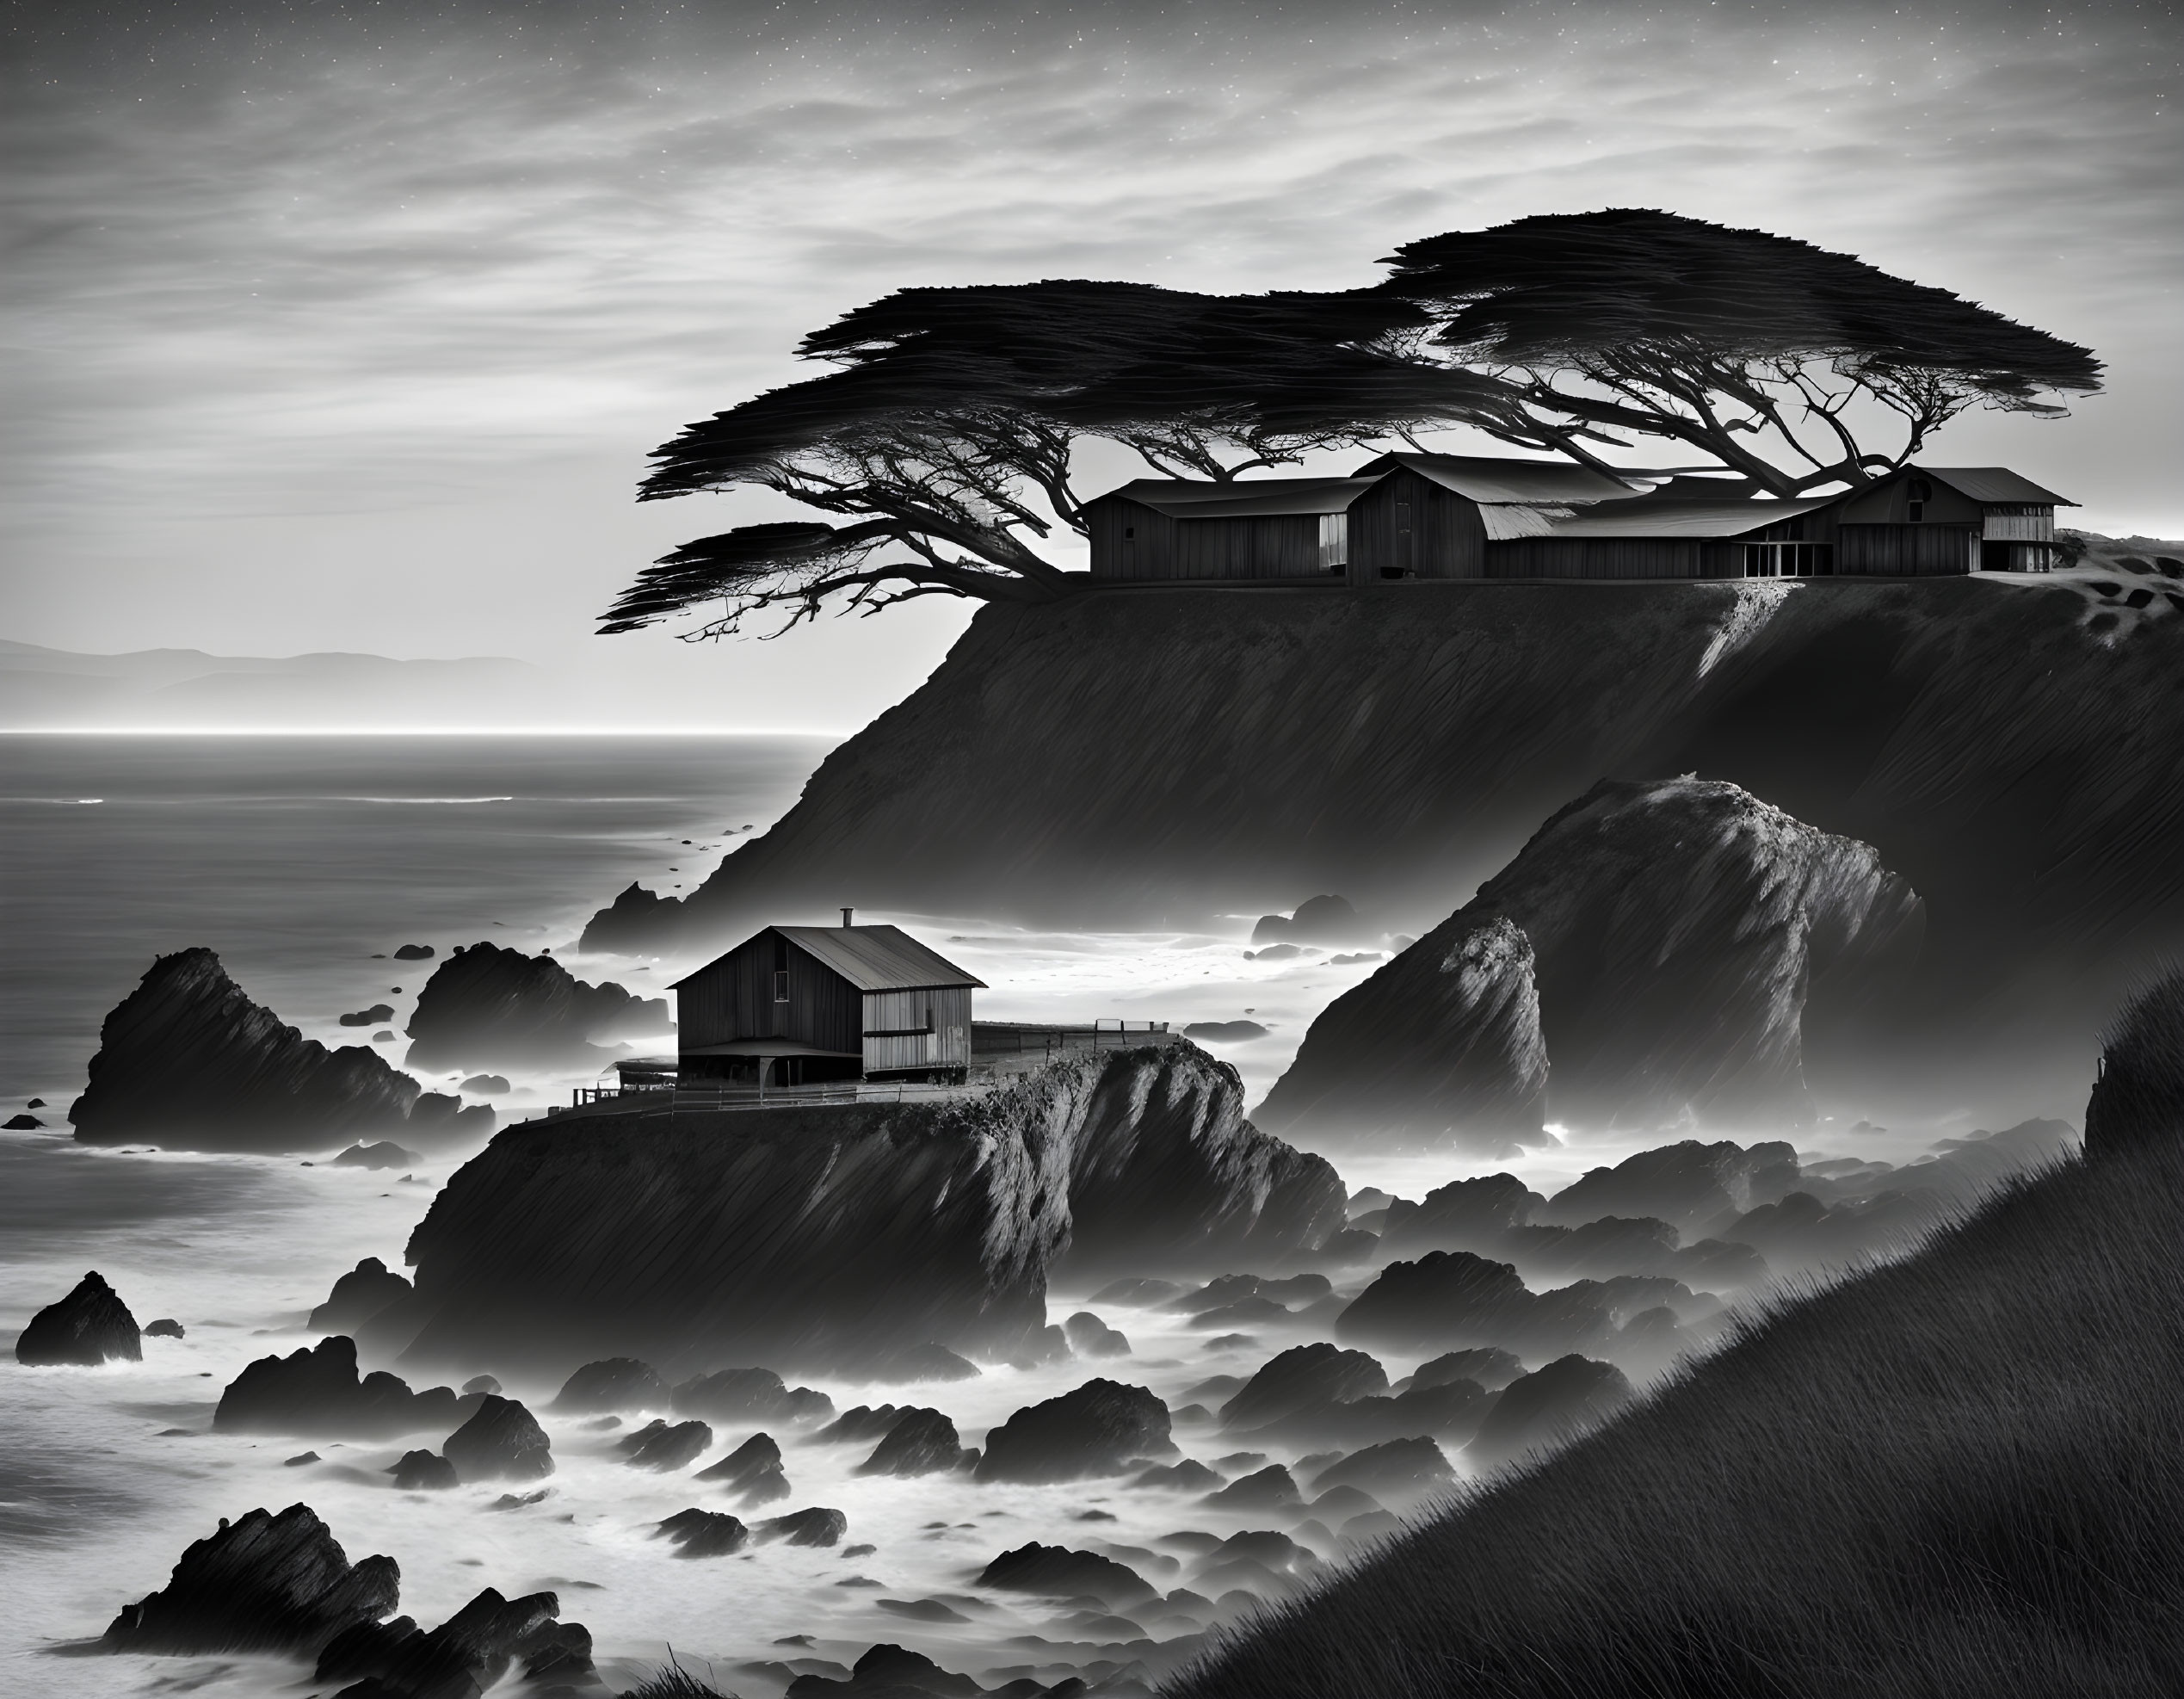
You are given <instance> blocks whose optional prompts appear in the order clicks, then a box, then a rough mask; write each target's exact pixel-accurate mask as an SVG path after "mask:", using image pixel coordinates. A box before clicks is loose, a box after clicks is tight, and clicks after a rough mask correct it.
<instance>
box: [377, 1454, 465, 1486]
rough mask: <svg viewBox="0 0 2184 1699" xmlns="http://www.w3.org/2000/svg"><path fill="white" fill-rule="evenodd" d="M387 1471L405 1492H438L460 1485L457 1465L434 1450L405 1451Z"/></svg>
mask: <svg viewBox="0 0 2184 1699" xmlns="http://www.w3.org/2000/svg"><path fill="white" fill-rule="evenodd" d="M387 1473H389V1474H391V1475H392V1476H393V1477H394V1485H395V1486H396V1488H397V1489H398V1491H400V1492H439V1491H440V1490H441V1489H442V1488H444V1487H449V1486H456V1485H458V1482H457V1481H456V1480H455V1466H454V1465H453V1463H451V1462H449V1461H447V1459H446V1458H445V1457H442V1456H441V1455H439V1454H438V1453H437V1452H434V1451H405V1452H404V1453H403V1454H402V1456H401V1459H400V1461H398V1462H396V1463H395V1464H394V1465H393V1466H392V1467H390V1468H389V1469H388V1470H387Z"/></svg>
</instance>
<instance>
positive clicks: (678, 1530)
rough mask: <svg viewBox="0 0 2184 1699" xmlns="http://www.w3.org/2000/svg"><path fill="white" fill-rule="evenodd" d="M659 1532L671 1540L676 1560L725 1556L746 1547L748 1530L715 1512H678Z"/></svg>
mask: <svg viewBox="0 0 2184 1699" xmlns="http://www.w3.org/2000/svg"><path fill="white" fill-rule="evenodd" d="M659 1531H660V1532H661V1533H662V1534H664V1535H667V1537H668V1538H669V1539H670V1540H672V1541H675V1543H676V1548H677V1549H676V1556H677V1557H686V1558H709V1557H727V1556H730V1555H731V1554H733V1553H736V1552H740V1551H741V1550H743V1548H744V1547H746V1546H748V1545H749V1544H750V1529H748V1528H745V1527H744V1526H743V1523H741V1522H739V1521H737V1519H736V1518H735V1517H731V1516H728V1515H725V1514H724V1513H723V1512H721V1511H705V1510H697V1509H691V1510H688V1511H676V1513H675V1514H674V1515H673V1516H671V1517H668V1519H667V1520H666V1521H664V1522H663V1523H660V1524H659Z"/></svg>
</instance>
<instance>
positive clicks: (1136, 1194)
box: [373, 1047, 1344, 1368]
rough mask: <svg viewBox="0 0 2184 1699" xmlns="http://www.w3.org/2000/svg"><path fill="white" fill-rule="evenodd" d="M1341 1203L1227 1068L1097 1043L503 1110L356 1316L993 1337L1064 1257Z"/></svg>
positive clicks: (870, 1353) (444, 1353) (709, 1342)
mask: <svg viewBox="0 0 2184 1699" xmlns="http://www.w3.org/2000/svg"><path fill="white" fill-rule="evenodd" d="M1343 1216H1344V1197H1343V1192H1342V1184H1341V1182H1340V1181H1339V1180H1338V1178H1337V1177H1336V1174H1335V1172H1334V1171H1333V1170H1332V1169H1331V1168H1330V1167H1329V1166H1328V1165H1326V1164H1325V1163H1324V1162H1323V1161H1321V1160H1320V1159H1319V1158H1316V1157H1308V1156H1304V1155H1300V1154H1299V1152H1295V1151H1293V1150H1291V1149H1290V1148H1289V1147H1288V1146H1286V1145H1283V1144H1281V1143H1280V1142H1279V1141H1278V1140H1273V1139H1270V1138H1268V1137H1267V1136H1266V1135H1265V1134H1262V1133H1260V1132H1258V1131H1257V1130H1256V1129H1255V1128H1252V1127H1251V1126H1250V1125H1249V1123H1247V1122H1246V1121H1244V1120H1243V1101H1242V1092H1241V1089H1240V1087H1239V1085H1238V1084H1237V1078H1236V1075H1235V1072H1234V1071H1233V1070H1231V1069H1230V1068H1228V1067H1226V1066H1225V1065H1223V1064H1221V1063H1218V1062H1216V1061H1214V1060H1212V1059H1211V1058H1210V1057H1207V1056H1206V1055H1205V1054H1204V1053H1201V1052H1200V1051H1197V1050H1194V1049H1192V1048H1190V1047H1175V1048H1168V1049H1146V1050H1136V1051H1122V1052H1108V1053H1103V1054H1099V1055H1093V1056H1079V1057H1073V1058H1070V1059H1069V1060H1064V1061H1062V1062H1059V1063H1057V1064H1056V1065H1054V1066H1052V1067H1050V1068H1047V1069H1046V1070H1044V1071H1042V1072H1039V1073H1037V1074H1034V1075H1032V1076H1029V1077H1028V1078H1025V1079H1023V1080H1021V1081H1020V1082H1018V1083H1016V1084H1013V1085H1010V1086H1008V1087H1005V1088H1000V1089H996V1090H994V1091H992V1092H991V1093H990V1094H984V1095H979V1096H975V1097H964V1098H959V1099H953V1100H941V1101H935V1102H925V1103H901V1104H882V1103H867V1104H858V1105H854V1106H832V1107H809V1108H798V1109H766V1110H756V1111H747V1112H741V1113H726V1114H720V1113H716V1114H711V1115H706V1114H687V1113H686V1114H681V1115H609V1116H599V1117H590V1116H586V1117H573V1118H570V1119H565V1120H563V1119H556V1120H548V1121H533V1122H528V1123H526V1124H524V1125H522V1126H520V1127H515V1128H509V1129H508V1130H507V1131H505V1132H503V1134H500V1135H499V1136H498V1137H497V1138H496V1139H495V1140H493V1142H492V1143H491V1144H490V1146H488V1147H487V1148H486V1150H485V1151H484V1152H483V1153H482V1154H480V1155H479V1156H478V1157H477V1158H475V1159H473V1160H472V1161H471V1162H469V1163H467V1164H466V1165H464V1166H463V1167H462V1168H461V1169H460V1170H459V1171H457V1172H456V1173H455V1175H454V1176H453V1177H452V1178H451V1179H450V1180H449V1182H448V1183H447V1186H446V1187H445V1188H444V1189H442V1190H441V1193H440V1195H438V1196H437V1197H435V1199H434V1201H433V1204H432V1208H431V1209H430V1211H429V1213H428V1214H426V1216H425V1219H424V1220H423V1221H422V1222H421V1223H420V1224H419V1225H418V1226H417V1228H416V1233H414V1234H413V1235H412V1237H411V1239H410V1247H409V1258H410V1262H411V1263H415V1264H416V1295H415V1297H414V1298H413V1299H411V1300H410V1301H407V1302H406V1304H405V1305H401V1306H397V1309H398V1310H399V1311H402V1312H403V1313H402V1314H401V1315H400V1316H396V1315H395V1314H394V1313H392V1312H390V1313H388V1314H386V1315H383V1316H381V1317H380V1318H379V1319H377V1320H376V1321H375V1322H374V1323H373V1331H374V1333H375V1334H378V1335H379V1337H382V1338H386V1337H390V1336H391V1332H392V1327H393V1326H394V1325H395V1324H396V1323H397V1322H398V1323H399V1324H400V1325H402V1326H404V1327H405V1328H410V1329H414V1330H415V1338H414V1342H413V1343H412V1344H410V1350H409V1352H408V1356H409V1358H410V1359H411V1360H421V1361H429V1362H469V1361H472V1360H483V1359H484V1358H485V1357H488V1356H490V1358H491V1360H492V1361H493V1362H495V1363H504V1362H509V1361H511V1360H515V1359H527V1360H529V1361H532V1362H538V1363H540V1364H551V1365H554V1366H558V1367H562V1368H566V1367H570V1366H573V1365H574V1364H576V1363H577V1362H582V1361H583V1360H585V1359H587V1358H590V1357H600V1356H611V1355H621V1356H632V1355H635V1356H645V1357H647V1358H650V1359H653V1360H656V1361H676V1362H680V1363H685V1364H688V1365H690V1366H694V1367H695V1368H711V1367H714V1366H716V1365H717V1363H718V1362H738V1361H740V1362H752V1361H758V1362H768V1363H769V1364H771V1365H773V1366H774V1367H776V1368H787V1367H790V1366H793V1365H804V1364H811V1365H815V1366H825V1365H830V1364H845V1363H846V1364H850V1365H853V1366H854V1365H858V1364H868V1363H870V1362H873V1360H875V1359H877V1358H879V1357H881V1356H885V1355H887V1354H888V1353H889V1352H891V1351H895V1350H900V1349H901V1348H902V1347H903V1346H904V1345H905V1344H917V1343H921V1342H923V1341H928V1340H930V1341H937V1342H939V1343H941V1344H947V1345H951V1346H956V1347H959V1348H964V1349H970V1350H986V1351H996V1350H998V1351H1005V1350H1009V1349H1010V1348H1011V1347H1012V1346H1015V1345H1016V1344H1019V1343H1020V1342H1021V1340H1022V1339H1023V1338H1024V1337H1025V1336H1026V1335H1027V1333H1029V1332H1032V1331H1035V1330H1037V1329H1039V1328H1040V1327H1041V1326H1042V1325H1044V1324H1045V1322H1046V1276H1047V1272H1048V1270H1049V1269H1050V1268H1051V1267H1052V1266H1054V1265H1056V1264H1057V1263H1060V1262H1062V1261H1063V1260H1064V1259H1066V1260H1067V1261H1068V1262H1069V1263H1070V1264H1072V1265H1077V1266H1084V1267H1091V1268H1098V1267H1106V1266H1117V1267H1120V1266H1124V1265H1131V1266H1133V1267H1134V1266H1135V1265H1136V1260H1137V1259H1140V1258H1147V1257H1156V1256H1157V1257H1158V1258H1159V1259H1160V1261H1161V1263H1163V1266H1166V1265H1181V1266H1186V1267H1188V1266H1196V1267H1202V1268H1203V1267H1224V1266H1232V1265H1236V1264H1238V1263H1251V1262H1257V1261H1265V1260H1270V1259H1273V1258H1275V1257H1280V1256H1281V1255H1283V1254H1285V1253H1286V1252H1287V1251H1292V1250H1293V1249H1295V1248H1297V1247H1299V1246H1300V1245H1311V1244H1316V1243H1317V1242H1318V1241H1319V1240H1320V1239H1323V1238H1324V1237H1326V1236H1327V1235H1328V1234H1329V1233H1332V1232H1334V1231H1336V1230H1337V1229H1338V1228H1339V1227H1340V1226H1342V1221H1343Z"/></svg>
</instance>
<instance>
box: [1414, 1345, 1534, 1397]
mask: <svg viewBox="0 0 2184 1699" xmlns="http://www.w3.org/2000/svg"><path fill="white" fill-rule="evenodd" d="M1523 1373H1524V1362H1523V1360H1522V1359H1521V1358H1520V1357H1519V1356H1517V1355H1516V1353H1515V1352H1514V1351H1504V1350H1496V1349H1495V1348H1494V1347H1493V1346H1491V1345H1479V1346H1475V1347H1474V1348H1472V1349H1471V1350H1467V1351H1449V1352H1447V1353H1445V1354H1444V1355H1442V1356H1437V1357H1434V1359H1433V1360H1432V1361H1430V1362H1422V1363H1420V1364H1419V1365H1418V1372H1417V1373H1416V1374H1415V1375H1412V1376H1411V1377H1410V1385H1411V1387H1413V1388H1414V1389H1420V1388H1424V1387H1446V1386H1448V1385H1451V1384H1452V1383H1453V1382H1455V1381H1471V1383H1472V1384H1473V1385H1475V1386H1480V1387H1485V1388H1486V1390H1487V1391H1489V1392H1497V1391H1499V1390H1500V1389H1501V1388H1502V1387H1506V1386H1508V1384H1509V1382H1510V1381H1514V1380H1515V1379H1516V1377H1517V1376H1518V1375H1521V1374H1523Z"/></svg>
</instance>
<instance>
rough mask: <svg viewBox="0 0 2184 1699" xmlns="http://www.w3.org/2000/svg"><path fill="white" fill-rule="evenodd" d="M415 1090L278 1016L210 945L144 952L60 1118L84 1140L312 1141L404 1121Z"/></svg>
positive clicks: (189, 1143) (306, 1146)
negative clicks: (138, 977)
mask: <svg viewBox="0 0 2184 1699" xmlns="http://www.w3.org/2000/svg"><path fill="white" fill-rule="evenodd" d="M416 1101H417V1083H416V1081H415V1080H413V1079H411V1078H410V1077H409V1076H408V1075H406V1074H402V1073H398V1072H395V1071H394V1070H393V1069H392V1068H391V1067H389V1066H387V1065H386V1063H385V1062H383V1061H381V1060H379V1057H378V1056H376V1055H374V1054H373V1053H372V1052H371V1051H370V1050H368V1049H367V1048H365V1047H363V1046H361V1045H355V1044H350V1045H344V1046H342V1047H341V1048H340V1049H338V1050H332V1051H330V1050H328V1049H327V1048H326V1047H325V1046H324V1045H323V1044H321V1043H319V1042H318V1040H316V1039H307V1038H305V1036H304V1035H302V1034H301V1033H299V1032H298V1031H297V1030H296V1029H294V1028H293V1027H290V1026H284V1025H283V1024H282V1023H281V1019H280V1017H279V1016H276V1015H275V1014H274V1012H273V1011H272V1010H269V1009H267V1008H264V1007H262V1005H260V1004H256V1003H253V1002H251V1001H250V998H249V997H248V996H246V995H245V994H244V991H243V988H242V987H241V986H240V985H237V984H236V983H235V981H234V980H232V979H230V978H229V977H228V976H227V973H226V970H225V969H224V968H223V967H221V966H220V960H219V957H218V956H216V955H213V952H212V951H210V950H208V949H188V950H180V951H177V952H176V954H174V955H163V956H161V957H160V958H159V959H158V960H157V961H155V962H153V963H152V965H151V968H150V969H149V970H148V971H147V972H146V973H145V976H144V979H142V981H141V982H139V985H138V986H137V988H136V989H135V990H134V991H133V992H130V993H129V995H128V996H127V997H126V998H123V999H122V1000H121V1001H120V1004H116V1005H115V1007H114V1010H113V1012H112V1013H110V1014H108V1016H107V1017H106V1021H105V1023H104V1025H102V1027H101V1028H100V1029H99V1050H98V1053H97V1054H96V1056H94V1057H92V1058H91V1064H90V1068H89V1084H88V1085H86V1087H85V1088H84V1090H83V1096H82V1097H78V1098H77V1100H76V1102H75V1103H74V1104H73V1106H71V1109H69V1112H68V1118H69V1120H70V1121H72V1122H73V1123H74V1124H75V1127H76V1136H77V1138H78V1139H80V1140H83V1141H84V1142H85V1143H87V1144H95V1145H115V1144H126V1143H127V1142H128V1141H130V1140H137V1139H143V1140H153V1141H156V1142H157V1143H160V1144H163V1145H171V1146H180V1147H182V1148H184V1149H190V1150H214V1151H257V1150H267V1151H271V1150H314V1149H319V1148H323V1147H324V1146H327V1145H330V1144H332V1143H334V1142H336V1140H340V1139H342V1138H344V1137H347V1136H348V1135H349V1134H354V1133H361V1132H367V1131H373V1130H377V1129H381V1128H399V1127H402V1126H404V1124H405V1123H406V1122H407V1121H408V1119H409V1115H410V1107H411V1105H413V1104H414V1103H416Z"/></svg>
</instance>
